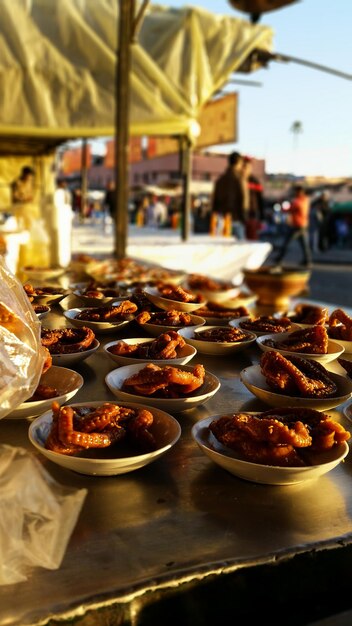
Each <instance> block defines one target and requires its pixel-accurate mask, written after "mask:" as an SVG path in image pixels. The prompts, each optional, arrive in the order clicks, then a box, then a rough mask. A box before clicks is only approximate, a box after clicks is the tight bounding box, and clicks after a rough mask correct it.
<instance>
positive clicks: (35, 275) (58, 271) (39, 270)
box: [21, 267, 66, 282]
mask: <svg viewBox="0 0 352 626" xmlns="http://www.w3.org/2000/svg"><path fill="white" fill-rule="evenodd" d="M21 271H22V272H23V273H24V274H26V275H27V276H28V277H29V278H31V279H32V280H39V281H40V282H43V281H45V280H51V279H52V278H58V277H59V276H62V274H64V273H65V271H66V269H65V268H64V267H33V268H30V267H22V268H21Z"/></svg>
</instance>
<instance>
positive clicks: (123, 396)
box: [105, 363, 220, 413]
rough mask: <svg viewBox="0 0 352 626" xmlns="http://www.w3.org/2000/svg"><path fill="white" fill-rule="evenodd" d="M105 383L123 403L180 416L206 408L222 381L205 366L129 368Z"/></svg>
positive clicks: (114, 372)
mask: <svg viewBox="0 0 352 626" xmlns="http://www.w3.org/2000/svg"><path fill="white" fill-rule="evenodd" d="M105 382H106V384H107V386H108V387H109V389H110V391H112V393H113V394H114V395H115V396H116V397H117V398H118V399H119V400H120V401H126V402H143V403H144V404H148V405H150V406H155V407H158V408H159V409H162V410H164V411H171V412H176V413H178V412H180V411H186V410H188V409H194V408H195V407H196V406H199V405H201V404H205V403H206V402H207V401H208V400H210V398H211V397H212V396H213V395H214V394H215V393H216V392H217V391H218V389H219V388H220V381H219V380H218V378H217V377H216V376H214V374H211V373H210V372H207V371H206V370H205V368H204V366H203V365H201V364H197V365H194V366H193V367H192V366H190V365H178V366H177V367H176V366H173V365H164V366H160V365H157V364H156V363H141V364H136V365H128V366H125V367H120V368H119V369H115V370H113V371H112V372H109V374H107V376H106V377H105Z"/></svg>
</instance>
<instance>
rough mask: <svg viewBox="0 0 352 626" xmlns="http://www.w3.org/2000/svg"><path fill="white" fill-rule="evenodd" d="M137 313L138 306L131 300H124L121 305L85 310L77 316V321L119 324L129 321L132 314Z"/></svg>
mask: <svg viewBox="0 0 352 626" xmlns="http://www.w3.org/2000/svg"><path fill="white" fill-rule="evenodd" d="M136 311H137V305H136V304H134V302H131V301H130V300H124V301H123V302H121V303H120V304H117V305H112V306H102V307H94V308H91V309H84V310H83V311H81V312H80V313H78V314H77V315H76V316H75V319H78V320H84V321H87V322H112V323H113V322H119V321H122V320H125V319H128V317H129V315H131V313H135V312H136Z"/></svg>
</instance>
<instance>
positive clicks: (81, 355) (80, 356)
mask: <svg viewBox="0 0 352 626" xmlns="http://www.w3.org/2000/svg"><path fill="white" fill-rule="evenodd" d="M99 346H100V342H99V341H98V340H97V339H94V341H93V343H92V346H91V347H90V348H88V350H83V351H82V352H71V354H52V355H51V358H52V360H53V365H59V366H62V367H70V366H71V365H74V364H75V363H79V362H80V361H84V360H85V359H87V358H88V357H89V356H90V355H91V354H94V352H96V351H97V350H98V348H99Z"/></svg>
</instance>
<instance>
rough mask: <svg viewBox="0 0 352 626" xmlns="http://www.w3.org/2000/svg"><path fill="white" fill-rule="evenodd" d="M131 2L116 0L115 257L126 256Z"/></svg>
mask: <svg viewBox="0 0 352 626" xmlns="http://www.w3.org/2000/svg"><path fill="white" fill-rule="evenodd" d="M134 8H135V0H119V19H118V48H117V65H116V91H115V94H116V100H115V103H116V113H115V186H116V212H115V216H116V217H115V256H116V258H117V259H121V258H123V257H124V256H126V247H127V224H128V220H127V216H128V189H129V180H128V175H129V104H130V102H129V99H130V81H129V74H130V66H131V37H132V32H133V19H134Z"/></svg>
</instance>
